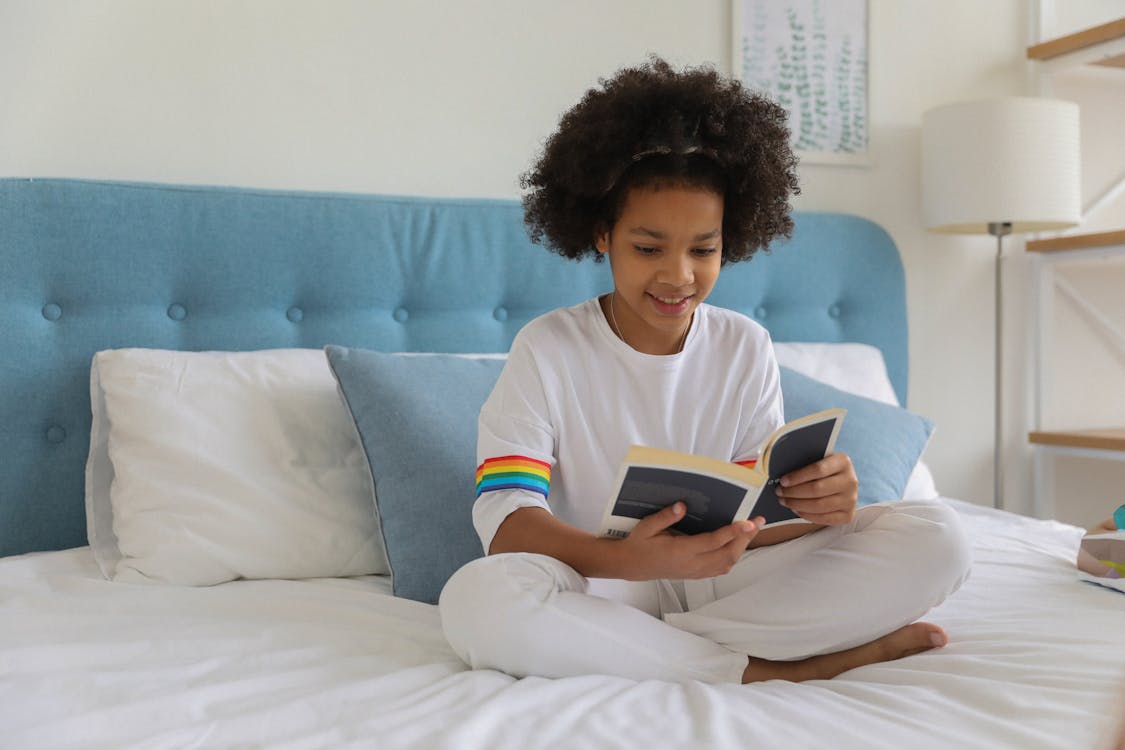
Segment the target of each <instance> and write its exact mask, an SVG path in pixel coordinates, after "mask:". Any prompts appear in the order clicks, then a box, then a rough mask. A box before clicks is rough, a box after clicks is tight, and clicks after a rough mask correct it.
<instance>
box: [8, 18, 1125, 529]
mask: <svg viewBox="0 0 1125 750" xmlns="http://www.w3.org/2000/svg"><path fill="white" fill-rule="evenodd" d="M870 6H871V42H870V46H871V74H870V92H871V102H870V108H871V109H870V121H871V148H872V157H873V161H872V164H871V166H869V167H865V168H855V167H825V166H813V165H810V166H807V167H804V168H803V169H802V182H803V186H804V193H803V195H801V196H800V197H799V198H798V199H797V201H796V206H797V207H798V208H801V209H824V210H838V211H850V212H854V213H858V214H860V215H863V216H867V217H869V218H872V219H874V220H875V221H877V222H879V223H881V224H882V225H883V226H885V227H886V228H887V229H888V231H889V232H890V233H891V235H892V236H893V237H894V239H895V240H896V242H897V243H898V244H899V247H900V248H901V250H902V253H903V257H904V261H905V264H906V273H907V285H908V294H909V299H910V327H911V336H912V338H911V372H912V376H911V395H910V406H911V407H912V408H913V409H914V410H916V411H918V412H920V413H923V414H927V415H929V416H931V417H933V418H934V419H935V420H936V422H937V423H938V426H939V429H938V432H937V434H936V436H935V438H934V440H933V442H932V444H931V446H930V449H929V451H928V454H927V458H928V459H929V461H930V463H931V465H932V466H933V468H934V471H935V473H936V475H937V479H938V484H939V487H940V488H941V489H942V490H943V491H944V492H945V493H946V494H949V495H953V496H957V497H962V498H965V499H970V500H974V501H979V502H989V501H990V500H991V493H992V484H991V449H992V352H993V349H992V333H991V331H992V328H991V326H992V299H993V295H992V275H991V271H992V253H993V249H994V246H993V244H992V241H991V238H988V237H968V238H965V237H960V238H958V237H950V236H946V235H931V234H928V233H926V232H925V231H923V229H922V224H921V211H920V206H919V205H918V203H919V197H918V196H919V179H920V176H919V154H918V139H919V125H920V121H921V116H922V113H923V112H924V111H925V110H926V109H929V108H930V107H933V106H937V105H939V104H943V103H946V102H948V101H953V100H957V99H965V98H974V97H986V96H998V95H1005V94H1013V93H1023V92H1025V91H1026V90H1027V86H1028V77H1027V66H1026V64H1025V63H1024V60H1023V50H1024V47H1025V44H1026V42H1027V29H1028V28H1029V23H1030V21H1029V13H1028V9H1027V7H1026V6H1025V3H1024V2H1023V0H993V2H988V3H980V2H976V1H974V0H951V1H950V2H943V3H931V2H915V1H907V2H903V1H897V0H870ZM729 13H730V6H729V0H693V1H692V2H686V1H683V0H614V1H613V2H605V1H604V0H569V1H568V2H561V1H559V0H554V1H550V0H475V1H473V2H469V1H464V2H437V1H436V0H431V1H430V2H423V1H417V2H403V1H402V0H374V1H370V0H369V1H366V2H364V1H361V0H325V1H322V2H316V3H313V2H307V1H302V0H243V1H238V0H190V1H189V0H166V1H164V2H154V1H153V0H82V1H79V0H53V1H52V2H43V0H0V102H2V103H3V104H2V108H0V175H20V176H66V177H94V178H113V179H133V180H153V181H165V182H188V183H206V184H231V185H247V186H265V187H285V188H299V189H327V190H358V191H372V192H384V193H405V194H421V195H461V196H497V197H517V196H518V194H519V190H518V182H517V178H518V175H519V173H520V172H522V171H523V170H524V169H526V168H527V166H528V165H529V163H530V161H531V159H532V156H533V153H534V152H535V150H536V149H537V148H538V146H539V144H540V143H541V142H542V140H543V138H544V137H545V136H546V135H547V134H548V133H549V131H550V130H551V129H552V127H553V126H554V124H555V122H556V120H557V117H558V115H559V114H560V113H561V112H562V111H563V110H564V109H565V108H566V107H568V106H569V105H570V104H572V103H573V102H574V101H575V100H576V99H577V97H578V96H580V95H581V93H582V92H583V91H585V89H586V88H588V87H589V86H590V85H592V84H593V83H594V82H595V81H596V79H597V78H598V77H599V76H602V75H607V74H609V73H611V72H612V71H613V70H615V69H617V68H618V67H621V66H623V65H626V64H631V63H635V62H638V61H640V60H642V59H643V58H644V56H645V55H646V54H647V53H649V52H657V53H660V54H662V55H664V56H666V57H667V58H669V59H670V60H671V61H672V62H674V63H677V64H688V63H691V64H694V63H700V62H711V63H714V64H716V65H717V66H719V67H720V68H722V69H724V70H725V69H728V66H729V63H730V32H729V20H728V19H729ZM1121 163H1122V164H1125V160H1123V161H1122V162H1121ZM1009 248H1010V250H1012V251H1017V252H1016V254H1015V258H1014V260H1013V261H1012V262H1011V263H1009V266H1010V269H1009V271H1008V277H1007V279H1006V283H1007V284H1008V286H1009V289H1010V291H1009V296H1008V301H1009V304H1008V313H1007V314H1008V320H1009V321H1012V323H1011V325H1010V327H1009V331H1008V335H1007V341H1008V352H1007V356H1008V358H1009V360H1008V361H1009V362H1010V363H1014V364H1010V365H1009V370H1010V372H1011V373H1012V375H1011V377H1009V379H1008V380H1009V383H1008V385H1007V387H1008V397H1007V399H1006V404H1007V408H1008V411H1009V415H1010V418H1009V420H1008V421H1009V435H1010V436H1011V437H1012V439H1011V441H1010V447H1009V449H1008V454H1009V458H1010V460H1011V462H1012V466H1011V468H1010V475H1011V484H1012V485H1013V486H1012V488H1011V492H1010V494H1009V497H1010V505H1011V506H1012V507H1014V508H1017V509H1018V508H1020V507H1021V504H1020V500H1021V499H1022V498H1023V497H1025V496H1026V486H1025V482H1024V480H1023V477H1024V476H1025V475H1026V473H1027V470H1028V469H1027V464H1026V460H1025V459H1026V455H1025V454H1026V450H1025V448H1024V445H1023V432H1024V429H1025V427H1026V410H1025V408H1024V407H1025V389H1024V385H1023V383H1024V379H1025V373H1024V372H1022V371H1021V369H1020V367H1019V365H1020V364H1022V362H1023V359H1022V358H1023V357H1024V355H1025V353H1024V349H1023V340H1024V327H1023V325H1022V318H1024V312H1025V310H1024V305H1025V300H1024V298H1023V296H1022V293H1021V292H1022V286H1023V284H1024V281H1023V275H1024V273H1025V268H1024V266H1025V263H1024V262H1023V259H1022V257H1020V256H1019V252H1018V251H1021V248H1022V238H1013V241H1012V242H1011V243H1010V244H1009Z"/></svg>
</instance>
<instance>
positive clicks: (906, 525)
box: [439, 501, 970, 682]
mask: <svg viewBox="0 0 1125 750" xmlns="http://www.w3.org/2000/svg"><path fill="white" fill-rule="evenodd" d="M969 566H970V553H969V545H968V542H967V540H966V538H965V534H964V531H963V530H962V528H961V524H960V521H959V519H958V518H957V516H956V514H955V512H954V511H953V510H951V509H950V508H949V507H948V506H946V505H944V504H942V503H940V502H922V501H904V502H899V503H894V504H890V505H873V506H868V507H865V508H860V509H859V510H858V511H857V512H856V516H855V519H854V520H853V521H852V522H851V523H850V524H847V525H845V526H837V527H830V528H825V529H821V530H819V531H815V532H813V533H810V534H806V535H804V536H802V537H799V538H797V539H794V540H792V541H789V542H783V543H781V544H776V545H772V546H769V547H761V548H758V549H753V550H749V551H748V552H747V553H746V554H745V555H743V557H742V559H741V560H739V562H738V563H737V564H736V565H735V567H734V568H733V569H732V570H731V572H730V573H728V574H726V575H723V576H718V577H716V578H707V579H702V580H698V581H683V582H680V581H675V582H670V581H646V582H641V583H630V582H626V581H610V580H604V579H587V578H585V577H583V576H581V575H580V574H579V573H578V572H577V571H575V570H574V569H573V568H571V567H570V566H569V565H566V564H565V563H562V562H560V561H558V560H556V559H555V558H553V557H548V556H546V555H537V554H530V553H514V554H502V555H492V556H489V557H485V558H481V559H479V560H474V561H473V562H471V563H469V564H468V565H465V566H464V567H463V568H461V569H460V570H459V571H457V573H455V574H454V575H453V577H452V578H450V579H449V582H448V583H446V585H445V588H444V590H443V591H442V593H441V598H440V601H439V606H440V609H441V619H442V627H443V628H444V630H445V635H446V638H447V639H448V640H449V643H450V645H452V647H453V649H454V650H455V651H456V652H457V653H458V654H459V655H460V656H461V658H462V659H464V660H465V662H466V663H468V664H469V665H470V666H472V667H473V668H474V669H498V670H501V671H503V672H507V673H508V674H511V675H515V676H518V677H522V676H525V675H539V676H543V677H566V676H575V675H582V674H610V675H618V676H622V677H628V678H632V679H636V680H644V679H660V680H672V681H684V680H701V681H704V682H740V681H741V679H742V673H743V670H744V669H745V668H746V664H747V656H755V657H758V658H762V659H771V660H793V659H802V658H805V657H808V656H814V655H817V654H825V653H831V652H835V651H841V650H843V649H847V648H851V647H853V646H858V645H860V644H863V643H867V642H869V641H872V640H874V639H876V638H878V637H880V636H882V635H885V634H887V633H889V632H891V631H892V630H896V629H898V628H900V627H902V626H903V625H906V624H908V623H911V622H914V621H915V620H917V619H918V618H920V617H921V616H922V615H923V614H925V613H926V612H927V611H928V610H929V609H930V608H932V607H934V606H935V605H937V604H939V603H940V602H941V601H942V600H944V599H945V598H946V597H947V596H949V595H950V594H951V593H953V592H954V591H956V590H957V588H958V587H959V586H960V585H961V583H962V582H963V581H964V580H965V578H966V577H967V576H968V573H969ZM627 602H628V603H627Z"/></svg>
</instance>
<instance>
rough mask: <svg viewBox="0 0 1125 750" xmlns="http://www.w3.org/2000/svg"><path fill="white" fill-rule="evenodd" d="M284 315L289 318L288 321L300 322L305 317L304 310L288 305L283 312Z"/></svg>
mask: <svg viewBox="0 0 1125 750" xmlns="http://www.w3.org/2000/svg"><path fill="white" fill-rule="evenodd" d="M285 317H287V318H289V322H290V323H300V322H301V321H302V320H304V319H305V311H304V310H302V309H301V308H299V307H290V308H289V309H288V310H287V311H286V312H285Z"/></svg>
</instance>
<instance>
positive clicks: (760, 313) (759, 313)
mask: <svg viewBox="0 0 1125 750" xmlns="http://www.w3.org/2000/svg"><path fill="white" fill-rule="evenodd" d="M754 317H755V318H757V319H758V320H764V319H765V317H766V308H765V307H763V306H762V305H758V306H757V307H755V308H754Z"/></svg>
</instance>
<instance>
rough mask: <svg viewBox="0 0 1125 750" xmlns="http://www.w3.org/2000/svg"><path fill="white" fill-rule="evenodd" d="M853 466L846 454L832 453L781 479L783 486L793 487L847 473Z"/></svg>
mask: <svg viewBox="0 0 1125 750" xmlns="http://www.w3.org/2000/svg"><path fill="white" fill-rule="evenodd" d="M851 464H852V460H851V459H850V458H848V456H847V455H846V454H844V453H830V454H828V455H827V456H825V457H824V458H822V459H820V460H819V461H814V462H812V463H811V464H809V465H808V466H803V467H801V468H800V469H797V470H795V471H791V472H789V473H788V474H786V475H785V476H783V477H781V486H782V487H791V486H793V485H798V484H804V483H806V482H812V481H815V480H817V479H823V478H824V477H830V476H832V475H833V474H840V473H843V472H847V471H849V470H851Z"/></svg>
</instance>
